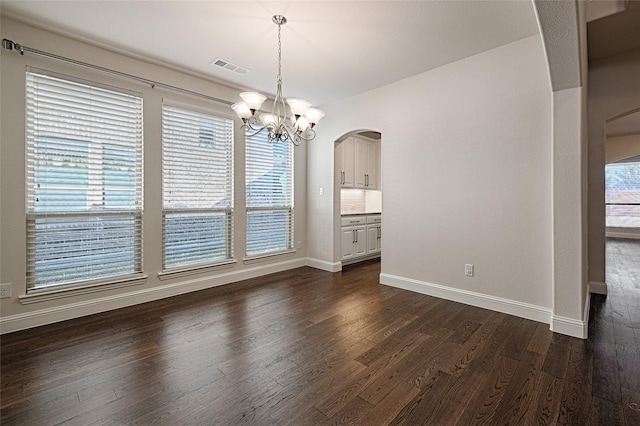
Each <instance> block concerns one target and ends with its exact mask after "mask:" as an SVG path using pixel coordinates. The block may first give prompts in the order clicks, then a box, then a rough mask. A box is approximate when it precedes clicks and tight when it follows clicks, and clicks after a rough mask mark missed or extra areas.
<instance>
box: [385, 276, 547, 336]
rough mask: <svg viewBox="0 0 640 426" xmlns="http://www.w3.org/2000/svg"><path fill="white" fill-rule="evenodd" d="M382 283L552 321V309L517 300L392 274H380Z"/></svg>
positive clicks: (522, 316)
mask: <svg viewBox="0 0 640 426" xmlns="http://www.w3.org/2000/svg"><path fill="white" fill-rule="evenodd" d="M380 283H381V284H385V285H389V286H392V287H398V288H402V289H404V290H409V291H414V292H416V293H421V294H426V295H429V296H434V297H438V298H441V299H447V300H452V301H454V302H460V303H464V304H467V305H471V306H477V307H479V308H485V309H490V310H492V311H497V312H502V313H505V314H509V315H515V316H518V317H521V318H526V319H530V320H533V321H538V322H542V323H545V324H549V322H550V320H551V309H549V308H545V307H543V306H537V305H531V304H529V303H523V302H518V301H516V300H510V299H503V298H501V297H495V296H489V295H486V294H482V293H475V292H472V291H467V290H460V289H457V288H452V287H446V286H443V285H439V284H432V283H428V282H424V281H418V280H414V279H411V278H404V277H399V276H395V275H390V274H380Z"/></svg>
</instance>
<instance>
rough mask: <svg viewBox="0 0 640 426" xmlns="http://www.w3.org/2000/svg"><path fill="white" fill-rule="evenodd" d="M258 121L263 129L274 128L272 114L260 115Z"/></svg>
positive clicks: (274, 120)
mask: <svg viewBox="0 0 640 426" xmlns="http://www.w3.org/2000/svg"><path fill="white" fill-rule="evenodd" d="M260 121H262V125H263V126H265V127H269V126H271V127H275V126H276V117H275V116H274V115H273V114H260Z"/></svg>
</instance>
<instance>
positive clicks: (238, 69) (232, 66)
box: [211, 58, 249, 75]
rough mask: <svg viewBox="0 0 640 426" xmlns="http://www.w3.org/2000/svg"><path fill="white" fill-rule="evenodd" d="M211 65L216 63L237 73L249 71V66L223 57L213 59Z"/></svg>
mask: <svg viewBox="0 0 640 426" xmlns="http://www.w3.org/2000/svg"><path fill="white" fill-rule="evenodd" d="M211 65H215V66H217V67H220V68H224V69H226V70H229V71H233V72H235V73H238V74H243V75H244V74H246V73H248V72H249V69H248V68H245V67H241V66H240V65H236V64H232V63H231V62H229V61H225V60H224V59H221V58H216V59H214V60H213V61H211Z"/></svg>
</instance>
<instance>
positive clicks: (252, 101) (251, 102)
mask: <svg viewBox="0 0 640 426" xmlns="http://www.w3.org/2000/svg"><path fill="white" fill-rule="evenodd" d="M240 97H241V98H242V100H243V101H245V102H246V104H247V106H249V109H252V110H254V111H257V110H259V109H260V107H261V106H262V103H263V102H264V101H265V100H266V99H267V97H266V96H265V95H262V94H260V93H256V92H242V93H240ZM232 108H233V107H232Z"/></svg>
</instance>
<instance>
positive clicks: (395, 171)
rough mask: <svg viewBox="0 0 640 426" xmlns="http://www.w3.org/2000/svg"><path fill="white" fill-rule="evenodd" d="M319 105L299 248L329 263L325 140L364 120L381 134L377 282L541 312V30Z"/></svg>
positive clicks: (544, 105)
mask: <svg viewBox="0 0 640 426" xmlns="http://www.w3.org/2000/svg"><path fill="white" fill-rule="evenodd" d="M407 106H409V107H407ZM324 109H325V110H326V112H327V117H326V118H325V121H323V123H322V126H323V127H322V132H321V135H320V137H319V140H318V141H317V143H314V144H312V145H309V159H314V161H309V164H308V170H309V173H308V184H309V187H308V194H309V195H308V200H309V201H308V206H309V210H308V211H309V216H308V221H307V223H308V231H307V234H308V235H309V239H310V241H311V244H312V246H311V247H310V248H309V253H308V254H309V257H312V258H315V257H317V258H318V261H319V262H324V263H325V264H327V265H335V264H339V259H340V246H339V244H340V241H339V239H338V238H337V236H338V235H339V233H338V226H339V201H338V200H339V196H338V194H337V193H338V192H339V190H338V187H339V186H338V185H337V182H338V181H339V180H338V178H337V174H336V173H335V172H334V171H335V168H334V156H333V146H334V141H335V140H338V139H339V138H341V137H342V136H343V135H345V134H347V133H349V132H351V131H355V130H360V129H373V130H376V131H380V132H381V133H382V141H383V143H382V147H381V148H382V149H381V174H382V187H383V188H384V191H383V197H382V215H383V235H382V238H383V251H382V278H383V282H386V283H393V284H395V285H398V286H404V287H405V288H409V287H411V289H413V290H416V291H421V290H423V291H425V292H429V291H431V292H432V293H434V294H435V292H436V290H437V291H441V292H440V293H438V295H439V296H440V297H457V296H460V297H461V298H463V299H464V300H465V302H467V303H472V304H477V305H483V304H484V306H488V307H491V308H493V309H498V310H500V309H503V308H505V309H506V307H507V305H508V306H509V307H514V306H517V307H518V308H521V309H519V310H518V309H516V311H517V312H516V314H518V315H526V314H527V313H524V311H527V312H528V313H529V314H531V313H532V312H533V311H535V313H533V314H531V315H530V317H536V318H537V319H540V318H541V317H545V316H546V318H543V319H544V320H546V321H547V322H548V321H549V317H550V312H551V306H552V284H551V283H552V279H553V277H552V208H551V203H552V184H551V176H552V173H551V170H552V95H551V88H550V85H549V77H548V69H547V66H546V60H545V57H544V51H543V47H542V42H541V39H540V37H539V36H534V37H530V38H526V39H524V40H520V41H518V42H515V43H511V44H509V45H506V46H502V47H500V48H497V49H494V50H491V51H488V52H484V53H482V54H479V55H476V56H473V57H470V58H467V59H464V60H461V61H458V62H455V63H453V64H449V65H446V66H443V67H440V68H437V69H435V70H432V71H429V72H426V73H423V74H419V75H416V76H414V77H411V78H407V79H405V80H402V81H398V82H396V83H393V84H390V85H388V86H385V87H381V88H378V89H375V90H372V91H370V92H367V93H363V94H361V95H358V96H355V97H353V98H350V99H347V100H344V101H341V102H338V103H335V104H331V105H326V106H324ZM319 187H324V188H332V189H333V191H334V194H333V196H330V195H329V194H328V191H325V196H318V195H317V194H318V188H319ZM330 236H331V237H330ZM465 263H473V264H474V265H475V268H476V275H475V276H474V277H473V278H469V277H465V276H464V265H465ZM414 284H415V285H414ZM412 286H413V287H412ZM494 302H495V304H492V303H494ZM500 303H503V305H500ZM538 314H541V316H536V315H538Z"/></svg>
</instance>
